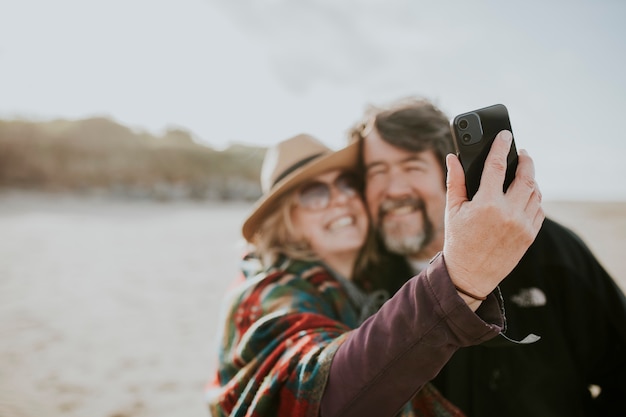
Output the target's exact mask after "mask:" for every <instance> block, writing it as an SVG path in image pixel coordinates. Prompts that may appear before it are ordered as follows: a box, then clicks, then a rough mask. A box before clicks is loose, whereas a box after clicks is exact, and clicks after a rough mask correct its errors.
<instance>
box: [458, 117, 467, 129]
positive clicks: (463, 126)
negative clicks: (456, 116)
mask: <svg viewBox="0 0 626 417" xmlns="http://www.w3.org/2000/svg"><path fill="white" fill-rule="evenodd" d="M468 125H469V123H467V120H465V119H461V120H459V128H461V130H465V129H467V126H468Z"/></svg>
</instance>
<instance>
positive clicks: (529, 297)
mask: <svg viewBox="0 0 626 417" xmlns="http://www.w3.org/2000/svg"><path fill="white" fill-rule="evenodd" d="M511 301H512V302H513V303H515V304H517V305H518V306H519V307H541V306H545V305H546V303H547V301H548V299H547V298H546V294H545V293H544V292H543V291H541V290H540V289H539V288H536V287H531V288H522V289H521V290H520V291H519V292H518V293H517V294H516V295H513V296H512V297H511Z"/></svg>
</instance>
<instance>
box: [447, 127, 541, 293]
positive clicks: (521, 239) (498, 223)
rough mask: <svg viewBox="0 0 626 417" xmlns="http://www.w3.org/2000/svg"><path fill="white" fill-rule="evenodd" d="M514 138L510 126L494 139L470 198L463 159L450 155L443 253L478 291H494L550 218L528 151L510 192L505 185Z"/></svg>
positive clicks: (456, 274) (458, 279)
mask: <svg viewBox="0 0 626 417" xmlns="http://www.w3.org/2000/svg"><path fill="white" fill-rule="evenodd" d="M511 140H512V136H511V133H510V132H509V131H506V130H505V131H502V132H500V133H499V134H498V136H497V137H496V139H495V140H494V142H493V145H492V147H491V150H490V152H489V155H488V156H487V160H486V161H485V167H484V169H483V174H482V178H481V181H480V187H479V189H478V192H477V193H476V194H475V196H474V198H473V199H472V200H471V201H469V200H468V199H467V191H466V189H465V174H464V173H463V168H462V166H461V163H460V162H459V160H458V158H457V157H456V156H455V155H452V154H450V155H448V156H447V158H446V165H447V167H448V176H447V180H446V181H447V188H448V191H447V204H446V213H445V216H446V219H445V241H444V246H443V254H444V257H445V261H446V265H447V268H448V273H449V274H450V277H451V278H452V281H453V282H454V284H455V285H456V286H457V287H460V288H462V289H464V290H466V291H468V292H470V293H472V294H476V295H479V296H485V295H487V294H489V293H490V292H491V291H493V290H494V288H495V287H496V286H497V285H498V284H499V283H500V281H502V280H503V279H504V278H505V277H506V276H507V275H508V274H509V273H510V272H511V271H512V270H513V268H515V266H516V265H517V263H518V262H519V261H520V259H521V258H522V256H523V255H524V253H526V250H527V249H528V247H529V246H530V245H531V243H532V242H533V241H534V240H535V237H536V236H537V233H538V232H539V229H540V228H541V224H542V223H543V220H544V218H545V215H544V212H543V209H542V207H541V192H540V191H539V188H538V186H537V183H536V182H535V169H534V164H533V161H532V159H531V158H530V156H528V154H527V153H526V151H523V150H522V151H520V153H519V162H518V167H517V172H516V174H515V179H514V180H513V182H512V183H511V185H510V186H509V188H508V190H507V191H506V193H504V192H503V191H502V184H503V183H504V177H505V173H506V158H507V154H508V152H509V148H510V147H511ZM464 298H466V297H464ZM466 300H467V298H466ZM468 301H469V300H468Z"/></svg>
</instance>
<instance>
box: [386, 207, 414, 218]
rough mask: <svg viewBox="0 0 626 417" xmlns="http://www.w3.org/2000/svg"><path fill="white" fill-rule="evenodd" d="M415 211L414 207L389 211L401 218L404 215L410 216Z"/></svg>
mask: <svg viewBox="0 0 626 417" xmlns="http://www.w3.org/2000/svg"><path fill="white" fill-rule="evenodd" d="M414 210H415V209H414V208H413V206H402V207H398V208H395V209H393V210H389V213H391V214H396V215H399V216H401V215H403V214H409V213H411V212H413V211H414Z"/></svg>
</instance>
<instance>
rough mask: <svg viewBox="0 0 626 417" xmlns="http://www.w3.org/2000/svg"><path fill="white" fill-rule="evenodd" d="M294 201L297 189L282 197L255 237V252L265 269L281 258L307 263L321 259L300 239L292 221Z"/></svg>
mask: <svg viewBox="0 0 626 417" xmlns="http://www.w3.org/2000/svg"><path fill="white" fill-rule="evenodd" d="M294 200H295V188H292V189H291V190H289V191H287V192H286V193H284V194H283V195H282V196H280V197H279V198H278V199H277V201H276V204H275V207H276V209H275V210H272V211H271V213H270V214H269V215H268V216H267V217H266V218H265V219H264V220H263V222H262V223H261V225H260V226H259V229H258V231H257V233H256V234H255V236H254V239H253V244H254V246H255V252H256V254H257V255H258V256H259V258H260V259H261V262H262V263H263V266H265V267H269V266H270V265H273V264H275V263H276V261H278V259H279V258H280V257H281V256H286V257H287V258H290V259H298V260H306V261H314V260H318V259H319V258H318V257H317V256H316V254H315V252H314V251H313V249H312V248H311V246H310V245H309V244H308V242H306V241H305V240H304V239H303V238H301V237H298V235H299V234H298V233H297V231H296V228H295V227H294V225H293V221H292V219H291V211H292V209H293V206H294V204H295V201H294Z"/></svg>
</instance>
